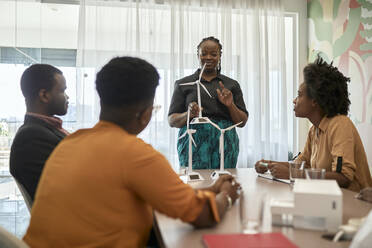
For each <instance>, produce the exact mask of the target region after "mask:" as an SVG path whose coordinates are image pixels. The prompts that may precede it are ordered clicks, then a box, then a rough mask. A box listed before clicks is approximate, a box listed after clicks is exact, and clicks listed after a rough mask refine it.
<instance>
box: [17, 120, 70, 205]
mask: <svg viewBox="0 0 372 248" xmlns="http://www.w3.org/2000/svg"><path fill="white" fill-rule="evenodd" d="M65 136H66V135H65V134H64V133H62V132H60V131H59V130H58V129H56V128H55V127H53V126H52V125H50V124H49V123H47V122H45V121H43V120H41V119H39V118H37V117H33V116H30V115H26V116H25V121H24V124H23V125H22V126H21V127H20V128H19V129H18V131H17V134H16V136H15V137H14V140H13V144H12V147H11V150H10V173H11V174H12V175H13V176H14V177H15V178H16V179H17V181H18V182H19V183H21V184H22V185H23V186H24V187H25V189H26V191H27V192H28V193H29V195H30V196H31V198H32V201H33V200H34V197H35V192H36V187H37V184H38V183H39V179H40V176H41V172H42V170H43V168H44V164H45V162H46V161H47V159H48V157H49V155H50V154H51V153H52V151H53V150H54V148H55V147H56V146H57V145H58V143H59V142H60V141H61V140H62V139H63V138H64V137H65Z"/></svg>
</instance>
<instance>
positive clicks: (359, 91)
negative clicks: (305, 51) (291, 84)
mask: <svg viewBox="0 0 372 248" xmlns="http://www.w3.org/2000/svg"><path fill="white" fill-rule="evenodd" d="M307 8H308V9H307V10H308V19H309V57H308V58H309V62H312V61H314V59H315V57H316V56H317V54H320V56H322V58H324V59H325V60H326V61H327V62H331V61H333V63H334V65H335V66H337V67H338V68H339V69H340V70H341V71H342V72H343V73H344V74H345V75H346V76H348V77H350V78H351V82H350V84H349V91H350V100H351V107H350V118H351V119H352V120H353V122H354V123H355V124H356V126H357V128H358V130H359V133H360V136H361V138H362V140H363V143H364V146H365V150H366V153H367V156H368V160H369V166H370V168H372V89H371V88H372V0H308V3H307Z"/></svg>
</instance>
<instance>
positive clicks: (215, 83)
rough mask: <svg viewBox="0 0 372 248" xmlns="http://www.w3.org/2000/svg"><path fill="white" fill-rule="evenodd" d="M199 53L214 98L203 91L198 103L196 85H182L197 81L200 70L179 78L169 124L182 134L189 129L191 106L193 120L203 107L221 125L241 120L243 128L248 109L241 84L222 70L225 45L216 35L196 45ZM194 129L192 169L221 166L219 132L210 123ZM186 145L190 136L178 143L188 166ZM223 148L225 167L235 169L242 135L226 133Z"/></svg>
mask: <svg viewBox="0 0 372 248" xmlns="http://www.w3.org/2000/svg"><path fill="white" fill-rule="evenodd" d="M197 55H198V59H199V63H200V67H203V66H204V65H205V69H204V71H203V75H202V76H201V83H202V84H203V85H204V86H205V87H206V89H207V90H208V92H209V93H210V94H211V96H212V97H210V96H209V95H208V94H207V93H206V92H204V91H203V90H201V91H200V94H201V99H202V101H201V102H202V106H198V104H197V89H196V86H195V85H181V84H183V83H187V82H194V81H197V80H198V79H199V74H200V72H201V69H198V70H197V71H196V72H195V73H194V74H192V75H190V76H187V77H184V78H182V79H180V80H177V81H176V83H175V87H174V92H173V96H172V101H171V105H170V107H169V112H168V122H169V125H170V126H171V127H177V128H180V130H179V136H180V135H181V134H182V133H184V132H185V130H186V123H187V110H188V108H189V109H190V120H191V119H193V118H194V117H197V116H198V114H199V109H200V108H201V109H202V115H203V116H204V117H208V118H209V119H211V121H213V122H214V123H216V124H217V125H218V126H219V127H220V128H227V127H229V126H231V125H234V124H236V123H239V122H242V123H241V124H240V125H239V127H243V126H244V125H245V123H246V122H247V119H248V111H247V109H246V107H245V104H244V100H243V93H242V91H241V89H240V86H239V83H238V82H237V81H235V80H233V79H231V78H229V77H226V76H224V75H222V74H221V73H220V72H221V55H222V45H221V44H220V42H219V40H218V39H216V38H214V37H207V38H204V39H203V40H202V41H201V42H200V43H199V45H198V47H197ZM192 128H193V129H196V130H197V132H196V133H195V134H194V135H193V137H194V140H195V142H196V144H197V146H196V147H193V168H194V169H216V168H219V165H220V162H219V161H220V160H219V159H220V155H219V137H220V131H219V130H217V129H216V128H215V127H213V126H212V125H211V124H194V125H192ZM187 144H188V139H187V138H184V139H180V140H178V142H177V151H178V157H179V161H180V165H181V166H186V165H187V161H188V150H187V149H188V146H187ZM224 148H225V159H224V160H225V168H235V167H236V163H237V158H238V154H239V138H238V135H237V133H236V131H235V129H232V130H231V131H228V132H226V133H225V141H224Z"/></svg>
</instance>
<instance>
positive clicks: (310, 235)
mask: <svg viewBox="0 0 372 248" xmlns="http://www.w3.org/2000/svg"><path fill="white" fill-rule="evenodd" d="M229 171H230V172H231V173H232V174H233V175H236V176H237V180H238V181H239V183H240V184H241V185H242V187H243V190H244V192H245V193H247V192H257V193H258V192H267V194H268V195H269V196H270V197H272V198H277V199H289V198H291V197H292V196H293V193H292V188H291V186H290V185H289V184H285V183H282V182H277V181H272V180H269V179H265V178H261V177H258V176H257V173H256V172H255V170H254V169H253V168H249V169H239V168H238V169H232V170H229ZM199 172H200V173H201V174H202V176H203V177H204V178H206V179H208V180H204V181H197V182H191V183H189V184H190V185H191V186H192V187H193V188H202V187H207V186H208V185H210V184H211V183H212V180H210V174H211V173H212V170H199ZM342 192H343V223H347V221H348V219H349V218H360V217H364V216H366V215H367V214H368V212H369V211H370V210H371V209H372V204H371V203H368V202H364V201H361V200H358V199H355V197H354V196H355V194H356V193H355V192H352V191H349V190H346V189H342ZM155 219H156V222H157V229H158V230H157V235H158V238H160V239H161V242H162V243H163V245H164V246H165V247H169V248H173V247H178V248H183V247H185V248H186V247H187V248H189V247H193V248H197V247H204V245H203V242H202V235H204V234H227V233H240V232H241V224H240V218H239V202H238V201H237V202H235V204H234V205H233V207H232V208H231V209H230V210H229V211H228V212H227V213H226V214H225V216H224V218H223V219H222V221H221V222H220V223H219V224H218V225H216V226H215V227H213V228H205V229H195V228H194V227H192V226H191V225H190V224H187V223H184V222H182V221H180V220H176V219H172V218H169V217H167V216H165V215H163V214H161V213H158V212H155ZM272 231H273V232H281V233H283V234H284V235H285V236H286V237H287V238H288V239H290V240H291V241H292V242H293V243H295V244H296V245H297V246H299V247H301V248H302V247H322V248H323V247H348V246H349V245H350V242H348V241H341V242H337V243H333V242H331V241H329V240H326V239H324V238H322V237H321V236H322V234H324V232H321V231H311V230H304V229H294V228H291V227H277V226H273V227H272Z"/></svg>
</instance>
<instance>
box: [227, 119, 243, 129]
mask: <svg viewBox="0 0 372 248" xmlns="http://www.w3.org/2000/svg"><path fill="white" fill-rule="evenodd" d="M242 123H243V122H242V121H241V122H239V123H236V124H235V125H232V126H230V127H228V128H225V131H229V130H230V129H233V128H234V127H236V126H239V125H240V124H242Z"/></svg>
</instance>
